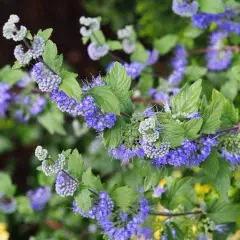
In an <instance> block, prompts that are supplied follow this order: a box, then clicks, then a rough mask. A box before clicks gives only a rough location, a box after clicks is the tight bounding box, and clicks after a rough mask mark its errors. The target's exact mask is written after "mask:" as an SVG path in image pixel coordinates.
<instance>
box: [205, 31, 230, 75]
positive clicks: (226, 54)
mask: <svg viewBox="0 0 240 240" xmlns="http://www.w3.org/2000/svg"><path fill="white" fill-rule="evenodd" d="M227 36H228V34H227V33H223V32H220V31H216V32H213V33H212V35H211V37H210V45H209V48H210V49H211V51H209V52H208V53H207V54H206V61H207V68H208V69H209V70H212V71H221V70H225V69H227V68H228V67H229V65H230V64H231V60H232V52H231V50H221V48H222V47H223V46H224V45H223V40H224V39H225V38H226V37H227Z"/></svg>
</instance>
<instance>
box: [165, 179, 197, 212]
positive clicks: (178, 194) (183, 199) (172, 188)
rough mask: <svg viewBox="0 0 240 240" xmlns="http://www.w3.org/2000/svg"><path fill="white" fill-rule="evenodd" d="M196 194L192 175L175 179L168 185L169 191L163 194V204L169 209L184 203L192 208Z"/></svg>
mask: <svg viewBox="0 0 240 240" xmlns="http://www.w3.org/2000/svg"><path fill="white" fill-rule="evenodd" d="M195 200H196V195H195V192H194V188H193V180H192V178H190V177H185V178H182V179H174V180H173V181H172V182H170V184H168V185H167V191H166V193H165V194H164V195H163V196H162V204H163V205H164V206H165V207H166V208H168V209H169V210H172V209H175V208H177V207H178V206H179V205H182V206H183V207H185V208H186V209H188V210H190V209H192V207H193V205H194V204H195Z"/></svg>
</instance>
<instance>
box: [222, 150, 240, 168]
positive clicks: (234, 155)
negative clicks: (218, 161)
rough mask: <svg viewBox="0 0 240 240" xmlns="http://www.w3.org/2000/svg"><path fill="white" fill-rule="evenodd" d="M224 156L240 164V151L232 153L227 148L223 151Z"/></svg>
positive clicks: (233, 162) (232, 162) (231, 161)
mask: <svg viewBox="0 0 240 240" xmlns="http://www.w3.org/2000/svg"><path fill="white" fill-rule="evenodd" d="M221 154H222V157H224V158H226V159H227V160H228V161H229V162H230V163H231V164H233V165H235V164H239V163H240V154H239V153H231V152H228V151H227V150H222V151H221Z"/></svg>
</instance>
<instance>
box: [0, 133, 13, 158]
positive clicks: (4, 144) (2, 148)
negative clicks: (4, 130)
mask: <svg viewBox="0 0 240 240" xmlns="http://www.w3.org/2000/svg"><path fill="white" fill-rule="evenodd" d="M13 146H14V145H13V142H12V141H11V140H10V139H9V138H8V137H6V136H3V135H0V154H1V153H4V152H7V151H10V150H11V149H12V148H13Z"/></svg>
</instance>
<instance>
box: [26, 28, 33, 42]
mask: <svg viewBox="0 0 240 240" xmlns="http://www.w3.org/2000/svg"><path fill="white" fill-rule="evenodd" d="M26 38H27V39H29V40H33V37H32V34H31V32H30V31H29V30H27V35H26Z"/></svg>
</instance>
